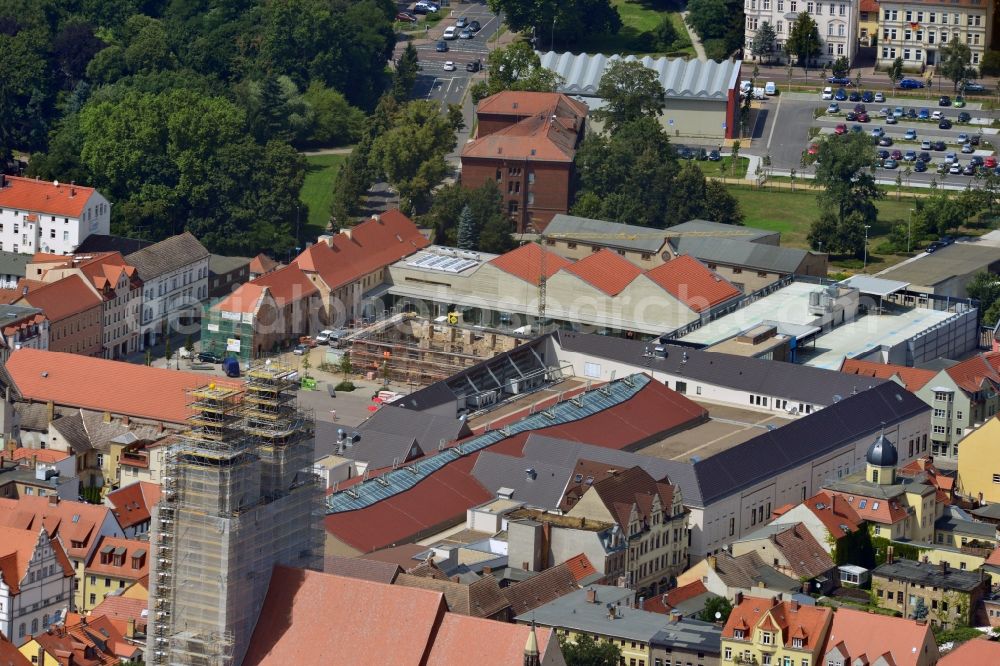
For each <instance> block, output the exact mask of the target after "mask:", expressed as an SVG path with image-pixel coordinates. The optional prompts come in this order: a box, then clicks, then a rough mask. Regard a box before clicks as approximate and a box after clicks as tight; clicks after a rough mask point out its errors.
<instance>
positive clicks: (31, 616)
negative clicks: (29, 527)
mask: <svg viewBox="0 0 1000 666" xmlns="http://www.w3.org/2000/svg"><path fill="white" fill-rule="evenodd" d="M24 532H26V530H18V529H15V528H4V529H3V530H2V531H0V538H3V537H4V536H13V537H15V538H11V539H10V541H12V542H18V543H20V542H22V541H24V536H23V533H24ZM18 533H21V534H18ZM15 550H16V551H17V552H16V556H15V559H16V560H18V562H17V564H16V565H14V566H11V567H9V570H10V571H11V573H14V572H15V571H16V572H17V573H16V575H21V576H22V577H21V579H20V580H15V581H7V580H0V629H2V630H3V633H4V635H5V636H9V637H10V640H11V642H12V643H14V645H17V646H21V645H23V644H24V643H26V642H27V640H28V636H31V635H34V634H38V633H40V632H43V631H45V630H46V629H48V627H49V625H50V624H55V623H56V622H62V621H65V617H66V613H67V612H68V611H69V610H70V605H71V603H72V599H73V569H72V568H70V563H69V560H68V559H66V554H65V552H63V549H62V545H61V544H60V543H59V541H58V540H55V539H49V535H48V534H47V533H46V531H45V529H44V528H43V529H41V530H39V533H38V536H37V541H36V542H35V544H34V547H33V548H31V549H27V548H20V547H16V546H14V545H13V544H12V545H11V546H9V547H4V548H0V553H3V555H4V557H5V558H7V557H8V556H9V555H10V554H12V553H13V551H15ZM22 559H27V561H26V562H25V563H24V564H22V562H21V561H20V560H22ZM25 564H26V566H25ZM7 572H8V568H7V567H5V568H4V573H5V574H6V573H7Z"/></svg>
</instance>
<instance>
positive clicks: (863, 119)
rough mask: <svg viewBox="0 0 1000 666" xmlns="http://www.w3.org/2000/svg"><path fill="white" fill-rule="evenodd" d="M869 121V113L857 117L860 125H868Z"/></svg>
mask: <svg viewBox="0 0 1000 666" xmlns="http://www.w3.org/2000/svg"><path fill="white" fill-rule="evenodd" d="M868 120H869V118H868V114H867V113H859V114H858V115H857V121H858V122H859V123H866V122H868Z"/></svg>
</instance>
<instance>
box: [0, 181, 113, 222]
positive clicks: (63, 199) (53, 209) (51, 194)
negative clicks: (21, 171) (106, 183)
mask: <svg viewBox="0 0 1000 666" xmlns="http://www.w3.org/2000/svg"><path fill="white" fill-rule="evenodd" d="M93 193H94V188H92V187H82V186H80V185H66V184H65V183H59V186H58V187H56V185H55V183H54V182H49V181H47V180H35V179H34V178H19V177H17V176H7V187H4V188H0V208H13V209H15V210H22V211H29V210H30V211H36V212H39V213H45V214H46V215H61V216H63V217H80V215H82V214H83V209H84V208H85V207H86V205H87V201H88V200H89V199H90V195H91V194H93Z"/></svg>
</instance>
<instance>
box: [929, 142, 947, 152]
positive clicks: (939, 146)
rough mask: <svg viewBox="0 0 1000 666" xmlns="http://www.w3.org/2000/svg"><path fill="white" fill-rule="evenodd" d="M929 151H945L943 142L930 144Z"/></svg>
mask: <svg viewBox="0 0 1000 666" xmlns="http://www.w3.org/2000/svg"><path fill="white" fill-rule="evenodd" d="M931 150H939V151H940V150H947V148H946V147H945V143H944V141H935V142H934V143H932V144H931Z"/></svg>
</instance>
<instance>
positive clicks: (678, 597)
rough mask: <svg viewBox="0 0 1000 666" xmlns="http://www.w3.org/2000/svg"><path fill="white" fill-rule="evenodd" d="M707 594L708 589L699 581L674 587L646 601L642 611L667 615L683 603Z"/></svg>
mask: <svg viewBox="0 0 1000 666" xmlns="http://www.w3.org/2000/svg"><path fill="white" fill-rule="evenodd" d="M708 593H709V592H708V588H707V587H705V584H704V583H703V582H701V581H700V580H696V581H693V582H690V583H688V584H687V585H681V586H680V587H675V588H674V589H672V590H670V591H669V592H667V593H666V594H661V595H659V596H655V597H651V598H649V599H647V600H646V604H645V606H643V610H647V611H650V612H651V613H662V614H668V613H670V611H671V610H673V609H674V608H677V607H678V606H680V605H681V604H682V603H684V602H685V601H690V600H691V599H696V598H697V597H700V596H702V595H705V594H708Z"/></svg>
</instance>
